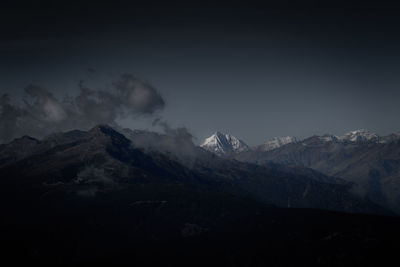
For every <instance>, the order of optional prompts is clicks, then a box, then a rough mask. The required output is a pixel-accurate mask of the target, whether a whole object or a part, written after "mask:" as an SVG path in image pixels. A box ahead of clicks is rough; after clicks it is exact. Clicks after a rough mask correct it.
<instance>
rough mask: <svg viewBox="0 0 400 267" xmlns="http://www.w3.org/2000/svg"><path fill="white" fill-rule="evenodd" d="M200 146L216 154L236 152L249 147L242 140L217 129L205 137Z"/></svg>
mask: <svg viewBox="0 0 400 267" xmlns="http://www.w3.org/2000/svg"><path fill="white" fill-rule="evenodd" d="M200 146H201V147H202V148H204V149H206V150H208V151H211V152H213V153H215V154H217V155H227V154H231V153H238V152H242V151H245V150H248V149H249V146H248V145H247V144H246V143H245V142H243V141H242V140H240V139H238V138H236V137H235V136H232V135H229V134H225V133H221V132H218V131H217V132H215V133H214V134H213V135H211V136H210V137H208V138H206V139H205V140H204V142H203V143H202V144H201V145H200Z"/></svg>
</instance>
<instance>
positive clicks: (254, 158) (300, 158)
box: [236, 136, 400, 212]
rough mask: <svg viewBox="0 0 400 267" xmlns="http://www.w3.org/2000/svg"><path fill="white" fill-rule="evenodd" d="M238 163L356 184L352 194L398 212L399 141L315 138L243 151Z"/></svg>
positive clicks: (399, 186) (399, 182) (399, 201)
mask: <svg viewBox="0 0 400 267" xmlns="http://www.w3.org/2000/svg"><path fill="white" fill-rule="evenodd" d="M236 158H237V159H238V160H240V161H245V162H252V163H257V164H261V165H263V164H266V163H268V162H275V163H280V164H287V165H292V166H304V167H308V168H312V169H314V170H317V171H319V172H322V173H324V174H326V175H329V176H335V177H340V178H343V179H344V180H346V181H349V182H352V183H354V184H356V185H357V187H355V190H354V192H357V193H358V194H359V195H362V196H367V197H368V198H370V199H372V200H373V201H374V202H376V203H379V204H381V205H384V206H387V207H389V208H391V209H393V210H395V211H397V212H398V211H400V208H399V207H400V199H399V195H400V142H399V140H398V139H395V140H394V141H390V142H385V143H379V142H368V141H364V142H337V141H335V140H333V141H329V142H327V141H323V140H321V138H320V137H318V136H314V137H311V138H308V139H306V140H304V141H302V142H296V143H290V144H287V145H285V146H282V147H280V148H277V149H274V150H270V151H265V152H260V151H253V152H244V153H241V154H240V155H238V156H237V157H236Z"/></svg>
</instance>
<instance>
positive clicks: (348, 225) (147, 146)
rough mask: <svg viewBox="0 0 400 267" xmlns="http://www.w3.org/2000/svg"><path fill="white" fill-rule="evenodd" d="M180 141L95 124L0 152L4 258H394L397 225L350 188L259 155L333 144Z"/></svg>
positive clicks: (175, 136)
mask: <svg viewBox="0 0 400 267" xmlns="http://www.w3.org/2000/svg"><path fill="white" fill-rule="evenodd" d="M187 137H188V135H187V134H186V133H184V132H180V131H178V132H171V133H168V134H160V133H152V132H148V131H138V130H130V129H117V128H112V127H110V126H107V125H98V126H96V127H94V128H92V129H90V130H89V131H80V130H74V131H69V132H63V133H54V134H52V135H50V136H48V137H46V138H44V139H41V140H38V139H35V138H32V137H29V136H23V137H21V138H18V139H15V140H14V141H12V142H10V143H8V144H2V145H0V177H1V187H0V206H1V208H2V214H3V220H2V221H1V224H0V227H1V229H7V231H2V240H3V242H4V243H6V244H8V246H7V248H6V249H5V250H3V252H4V253H5V256H4V258H10V259H13V260H14V262H17V261H22V262H24V263H27V262H30V263H40V264H46V263H47V264H48V263H54V262H57V263H60V264H64V265H76V264H82V263H85V264H100V263H102V264H104V263H107V264H116V263H131V264H135V263H138V262H140V263H141V264H143V263H146V264H147V265H149V264H154V265H158V264H161V263H162V262H164V261H166V260H167V261H168V262H173V263H177V264H181V265H186V266H187V265H204V264H211V263H216V264H219V265H232V264H233V263H235V265H238V266H248V265H249V264H250V265H265V264H266V263H269V264H278V265H288V266H291V265H293V264H294V263H296V264H300V265H308V264H321V263H325V264H328V263H329V264H334V265H342V264H343V263H357V262H358V263H359V262H362V263H371V262H373V263H377V262H381V261H382V257H385V258H387V259H388V258H390V255H392V253H393V251H395V249H396V247H395V246H392V244H394V242H393V241H394V240H397V239H398V238H399V237H400V232H399V231H398V230H397V229H398V227H396V226H397V225H398V224H399V219H398V218H396V217H391V216H393V215H394V213H393V211H391V210H390V209H388V208H387V206H385V205H381V204H380V203H378V201H374V199H372V198H371V197H372V195H368V194H365V195H360V194H358V193H357V192H356V189H357V184H356V183H355V182H354V181H348V180H346V179H344V178H342V177H341V176H332V175H326V174H324V173H323V172H321V171H317V170H316V168H315V167H314V166H311V167H314V168H309V167H306V166H304V165H300V164H292V165H287V164H286V162H284V161H283V160H281V161H278V160H276V162H274V161H270V160H269V155H272V154H270V153H277V152H278V151H281V150H282V149H288V148H290V147H291V146H296V147H297V146H301V147H308V146H311V147H314V146H315V142H317V143H321V142H325V143H326V142H327V143H333V142H336V141H329V142H328V141H322V140H321V139H320V138H318V137H313V138H311V139H310V140H308V141H306V140H303V141H298V140H294V141H293V142H287V143H286V144H282V145H281V146H280V147H278V148H275V149H270V150H263V151H261V152H260V151H257V150H254V149H253V148H250V147H248V146H247V145H245V144H244V143H243V141H240V140H239V139H237V138H234V137H232V136H229V135H224V134H218V133H217V134H216V135H215V138H217V139H218V141H219V142H216V143H215V144H216V145H217V146H222V145H223V146H225V145H228V144H230V145H232V149H231V150H225V151H229V152H227V154H225V155H224V156H219V155H216V153H212V152H209V151H208V150H207V149H205V146H201V147H200V146H196V145H194V144H193V143H192V142H191V141H190V138H187ZM285 140H288V139H285ZM209 141H210V142H208V144H213V142H211V140H209ZM304 142H305V143H306V146H304V145H303V143H304ZM357 142H358V141H357ZM393 142H395V143H396V141H393ZM340 144H343V145H346V146H347V145H353V146H354V145H355V144H354V143H353V142H350V143H349V142H342V141H340ZM361 144H363V145H367V144H366V143H364V142H360V145H361ZM368 144H369V143H368ZM375 145H376V146H385V147H389V146H390V147H392V146H393V144H392V143H385V144H382V143H379V142H378V143H375ZM356 146H358V145H356ZM233 148H235V149H233ZM283 151H285V150H282V153H283ZM393 151H395V150H393ZM254 153H261V154H260V158H259V160H253V158H252V157H253V155H257V156H258V154H254ZM393 153H395V152H393ZM228 155H229V156H228ZM261 156H262V157H261ZM241 157H243V158H241ZM264 157H265V158H264ZM271 157H272V156H271ZM289 158H290V159H292V157H289ZM295 159H296V157H294V156H293V160H295ZM282 162H284V164H283V163H282ZM365 214H373V215H365ZM311 233H312V234H311ZM381 244H385V245H383V246H382V245H381ZM372 251H373V252H374V253H372ZM287 253H290V254H291V255H292V256H291V257H287ZM365 254H366V255H369V256H367V257H365V256H362V255H365ZM152 255H158V256H159V257H161V258H157V257H153V256H152ZM315 255H318V256H317V257H316V256H315ZM360 257H362V260H361V261H360Z"/></svg>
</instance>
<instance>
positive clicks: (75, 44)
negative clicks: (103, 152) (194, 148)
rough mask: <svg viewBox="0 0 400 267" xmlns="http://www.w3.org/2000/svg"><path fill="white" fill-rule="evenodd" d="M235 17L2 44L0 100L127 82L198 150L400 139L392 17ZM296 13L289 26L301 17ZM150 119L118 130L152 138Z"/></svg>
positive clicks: (128, 25) (166, 21)
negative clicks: (152, 91)
mask: <svg viewBox="0 0 400 267" xmlns="http://www.w3.org/2000/svg"><path fill="white" fill-rule="evenodd" d="M118 10H119V9H118ZM217 10H218V9H217ZM238 10H239V7H238V8H237V9H235V8H233V9H232V12H231V13H232V14H231V15H229V14H228V15H226V16H227V17H226V18H224V17H223V18H222V19H219V18H218V19H216V17H218V16H214V14H213V13H212V12H209V13H206V15H204V17H203V15H202V14H203V13H201V12H199V14H200V15H199V14H197V13H196V12H195V14H194V15H193V16H192V17H190V16H189V15H191V13H190V12H188V14H184V15H181V16H178V17H177V18H178V19H176V20H175V19H172V18H171V17H172V15H171V16H169V15H168V16H167V15H161V17H160V19H159V21H158V20H156V21H152V22H151V23H147V22H145V23H143V24H138V23H133V22H131V21H130V20H129V19H127V21H120V22H118V23H117V24H112V23H108V22H107V21H106V22H104V21H103V20H101V21H102V22H103V24H101V25H100V26H101V27H100V26H99V27H97V26H93V25H89V24H87V25H86V24H84V25H83V26H86V27H82V28H79V29H78V30H76V31H75V30H73V28H72V26H71V28H69V26H68V27H67V26H64V28H61V29H60V31H58V30H57V29H55V30H54V29H53V28H51V29H50V28H49V29H46V28H45V30H44V31H43V33H44V34H41V35H33V37H32V36H31V35H29V36H22V37H18V38H11V37H10V38H8V37H7V36H6V37H7V38H6V37H4V36H5V35H3V37H4V38H3V39H2V40H1V43H0V92H1V93H9V94H10V95H11V96H12V97H14V99H17V98H18V97H20V96H21V92H22V91H23V89H24V88H25V87H26V86H27V85H28V84H37V85H40V86H43V87H45V88H47V89H49V90H51V91H53V92H55V94H56V95H57V96H62V95H64V94H71V95H74V94H76V93H77V89H78V86H77V85H78V83H79V81H80V80H81V79H83V80H85V81H86V84H87V85H89V86H91V87H92V88H94V89H96V88H98V87H101V88H102V89H105V90H107V88H109V87H110V84H111V83H112V82H113V81H115V80H117V78H118V77H119V75H120V74H122V73H131V74H133V75H135V76H136V77H137V78H139V79H141V80H144V81H146V82H148V83H150V84H151V85H153V86H154V87H155V88H157V89H158V91H159V92H160V93H161V94H162V96H163V97H164V99H165V101H166V107H165V109H164V111H162V112H160V113H159V114H158V115H160V116H162V117H163V118H164V119H165V120H166V121H168V122H169V123H170V124H171V125H172V126H186V127H187V128H188V129H189V130H190V131H191V132H192V133H193V134H194V136H196V137H197V138H198V141H201V140H202V139H203V138H205V137H207V136H209V135H211V134H212V133H213V132H215V131H217V130H219V131H223V132H227V133H230V134H233V135H235V136H237V137H239V138H241V139H243V140H244V141H246V142H247V143H249V144H250V145H254V144H258V143H262V142H264V141H265V140H267V139H269V138H271V137H273V136H281V135H292V136H297V137H300V138H301V137H306V136H309V135H312V134H323V133H333V134H343V133H345V132H347V131H350V130H353V129H358V128H365V129H368V130H371V131H374V132H377V133H378V134H381V135H385V134H388V133H391V132H396V131H400V123H399V120H398V117H399V115H400V105H399V99H400V75H399V71H400V64H399V62H400V61H399V59H400V56H399V52H398V51H397V50H398V49H397V47H398V46H396V45H398V44H400V41H399V40H398V38H397V37H396V33H397V29H398V28H396V27H395V25H397V24H396V23H397V22H398V21H395V22H393V21H390V20H389V19H388V21H384V20H383V19H382V18H383V17H385V18H386V17H389V18H391V17H390V14H389V15H387V14H386V13H384V14H383V15H381V14H380V13H379V14H378V13H377V15H376V14H375V15H376V16H375V17H374V16H372V17H373V19H371V20H369V16H366V15H365V16H364V13H362V12H361V15H358V19H361V21H362V22H363V23H364V24H363V23H355V22H353V19H352V18H353V17H352V14H353V13H351V10H350V11H349V10H347V13H346V12H345V13H344V15H343V14H342V17H340V16H339V17H337V16H336V15H335V14H336V13H335V12H333V11H329V12H328V15H329V16H328V19H325V17H323V16H319V15H315V14H314V15H313V16H311V18H309V16H307V15H308V14H304V16H300V17H299V18H296V17H295V18H294V19H292V20H293V21H291V20H285V19H284V18H285V17H284V18H281V17H279V16H277V17H274V18H271V19H264V16H255V18H253V16H252V15H253V12H255V11H254V10H253V9H250V8H249V9H246V10H247V13H246V14H245V15H246V16H244V17H242V18H240V17H239V18H238V17H236V16H235V14H236V13H237V12H238ZM278 10H279V8H278ZM315 10H316V11H320V10H319V9H318V8H316V9H315ZM366 10H367V11H368V12H370V11H371V10H373V9H369V8H368V9H366ZM385 10H386V9H383V11H385ZM388 10H390V8H388ZM158 11H160V10H158ZM361 11H363V9H361ZM383 11H382V12H383ZM268 12H269V11H268ZM290 12H291V13H289V14H286V16H289V15H290V17H293V16H292V15H294V14H298V13H299V12H300V13H301V12H305V11H304V10H302V9H299V10H297V9H294V10H291V11H290ZM385 12H386V11H385ZM156 13H157V12H156ZM217 13H218V12H217ZM173 14H174V15H176V14H175V13H173ZM255 14H256V13H255ZM354 14H356V15H357V12H356V13H354ZM368 14H369V13H368ZM325 15H326V14H325ZM143 16H144V15H143ZM346 16H348V17H346ZM187 17H190V19H188V18H187ZM393 18H394V17H393ZM80 19H81V22H82V21H86V20H83V19H82V18H80ZM78 20H79V19H78ZM181 20H182V21H184V22H185V23H180V22H181ZM363 20H364V21H363ZM294 22H296V23H297V22H299V23H297V24H296V23H294ZM349 23H350V28H349V25H348V24H349ZM318 24H320V25H322V26H318ZM277 25H278V26H277ZM54 32H56V33H57V34H53V33H54ZM50 33H51V34H50ZM88 68H93V69H95V70H96V71H95V72H94V73H93V72H89V71H87V69H88ZM153 119H154V116H142V117H136V118H132V119H124V120H123V121H121V122H122V124H123V125H125V126H128V127H133V128H148V129H152V126H151V122H152V120H153Z"/></svg>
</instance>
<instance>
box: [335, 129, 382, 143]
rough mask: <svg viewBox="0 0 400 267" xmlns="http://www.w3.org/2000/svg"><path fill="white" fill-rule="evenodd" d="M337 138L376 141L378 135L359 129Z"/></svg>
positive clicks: (353, 140)
mask: <svg viewBox="0 0 400 267" xmlns="http://www.w3.org/2000/svg"><path fill="white" fill-rule="evenodd" d="M338 139H339V140H340V141H349V142H360V141H361V142H365V141H378V139H379V136H378V135H377V134H375V133H371V132H370V131H367V130H364V129H360V130H355V131H351V132H348V133H346V134H345V135H343V136H339V137H338Z"/></svg>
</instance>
